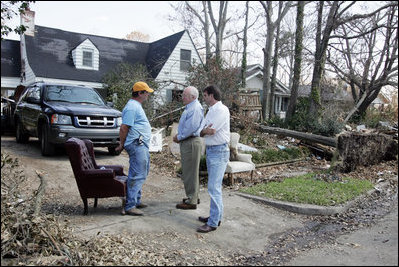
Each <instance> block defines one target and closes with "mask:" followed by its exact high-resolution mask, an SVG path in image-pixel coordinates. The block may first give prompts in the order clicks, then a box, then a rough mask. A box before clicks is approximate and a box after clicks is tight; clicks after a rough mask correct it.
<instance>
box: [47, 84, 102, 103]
mask: <svg viewBox="0 0 399 267" xmlns="http://www.w3.org/2000/svg"><path fill="white" fill-rule="evenodd" d="M44 100H45V101H62V102H71V103H87V104H94V105H104V101H103V100H102V98H101V97H100V95H99V94H98V93H97V92H96V91H95V90H94V89H92V88H89V87H76V86H65V85H48V86H47V90H46V93H45V96H44Z"/></svg>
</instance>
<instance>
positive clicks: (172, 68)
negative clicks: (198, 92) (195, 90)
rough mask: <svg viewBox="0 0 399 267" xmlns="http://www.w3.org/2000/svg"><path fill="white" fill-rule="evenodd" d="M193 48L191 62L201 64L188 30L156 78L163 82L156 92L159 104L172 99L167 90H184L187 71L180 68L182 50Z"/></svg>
mask: <svg viewBox="0 0 399 267" xmlns="http://www.w3.org/2000/svg"><path fill="white" fill-rule="evenodd" d="M181 49H185V50H191V64H192V65H196V64H201V59H200V57H199V55H198V53H197V50H196V49H195V46H194V44H193V42H192V41H191V38H190V36H189V35H188V33H187V32H185V33H184V34H183V36H182V38H181V39H180V41H179V43H178V44H177V45H176V47H175V49H174V51H173V52H172V54H171V55H170V57H169V59H168V61H167V62H166V63H165V65H164V66H163V68H162V70H161V71H160V72H159V74H158V76H157V78H156V79H155V80H156V81H157V82H161V88H160V90H159V91H158V92H155V100H156V102H157V103H158V104H160V105H162V104H164V103H166V102H168V101H169V100H170V99H167V90H171V89H174V90H183V89H184V86H183V85H182V84H186V76H187V72H185V71H181V70H180V50H181ZM167 81H174V82H177V83H179V84H177V83H170V82H167Z"/></svg>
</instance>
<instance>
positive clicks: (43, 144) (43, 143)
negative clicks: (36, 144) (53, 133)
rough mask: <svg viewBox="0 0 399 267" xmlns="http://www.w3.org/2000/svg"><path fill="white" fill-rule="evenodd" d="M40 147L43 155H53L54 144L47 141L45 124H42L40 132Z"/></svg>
mask: <svg viewBox="0 0 399 267" xmlns="http://www.w3.org/2000/svg"><path fill="white" fill-rule="evenodd" d="M40 148H41V151H42V155H43V156H52V155H54V152H55V148H54V145H53V144H51V143H50V142H49V141H48V131H47V127H46V125H45V124H43V125H42V130H41V132H40Z"/></svg>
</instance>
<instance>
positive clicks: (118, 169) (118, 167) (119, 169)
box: [98, 165, 125, 175]
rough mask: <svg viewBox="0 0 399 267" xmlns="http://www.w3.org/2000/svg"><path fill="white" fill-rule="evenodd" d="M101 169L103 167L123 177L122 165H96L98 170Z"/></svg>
mask: <svg viewBox="0 0 399 267" xmlns="http://www.w3.org/2000/svg"><path fill="white" fill-rule="evenodd" d="M101 167H104V168H106V169H111V170H114V171H115V174H116V175H125V174H124V173H123V166H122V165H98V168H99V169H101Z"/></svg>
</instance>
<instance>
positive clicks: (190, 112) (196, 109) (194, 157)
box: [173, 86, 204, 209]
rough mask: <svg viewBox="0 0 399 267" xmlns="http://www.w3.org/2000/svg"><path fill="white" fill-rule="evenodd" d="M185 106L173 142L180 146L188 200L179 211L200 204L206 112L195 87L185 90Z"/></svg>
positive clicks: (180, 205) (183, 96)
mask: <svg viewBox="0 0 399 267" xmlns="http://www.w3.org/2000/svg"><path fill="white" fill-rule="evenodd" d="M182 100H183V104H184V105H185V106H186V108H185V109H184V112H183V114H182V115H181V117H180V120H179V126H178V128H177V134H176V135H175V136H174V137H173V141H174V142H176V143H179V144H180V156H181V165H182V180H183V184H184V189H185V192H186V196H187V198H183V201H182V203H178V204H177V205H176V208H177V209H196V208H197V204H199V198H198V192H199V164H200V159H201V149H202V141H201V138H200V137H199V135H200V132H201V129H202V127H201V125H202V123H203V119H204V110H203V108H202V106H201V104H200V102H199V101H198V90H197V88H195V87H193V86H189V87H187V88H185V89H184V91H183V95H182Z"/></svg>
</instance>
